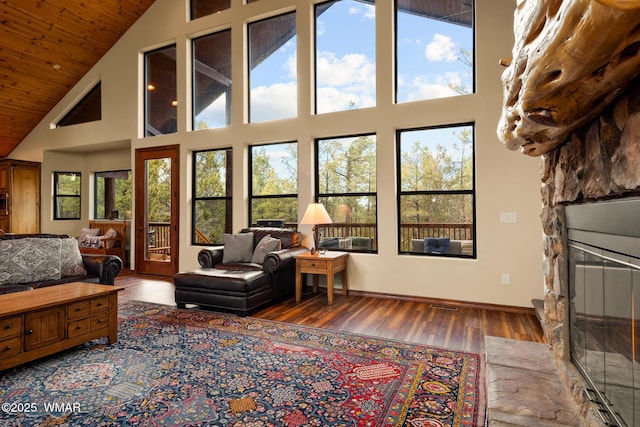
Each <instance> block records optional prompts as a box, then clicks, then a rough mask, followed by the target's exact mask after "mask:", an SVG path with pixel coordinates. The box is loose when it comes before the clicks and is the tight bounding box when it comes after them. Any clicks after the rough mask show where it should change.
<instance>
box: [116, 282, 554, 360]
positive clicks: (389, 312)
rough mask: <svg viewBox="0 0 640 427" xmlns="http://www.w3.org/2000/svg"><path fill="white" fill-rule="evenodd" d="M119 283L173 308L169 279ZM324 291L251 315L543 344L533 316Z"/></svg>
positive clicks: (428, 337) (421, 338)
mask: <svg viewBox="0 0 640 427" xmlns="http://www.w3.org/2000/svg"><path fill="white" fill-rule="evenodd" d="M116 285H118V286H122V287H124V290H123V291H122V292H120V295H119V298H120V299H125V300H135V301H146V302H152V303H156V304H166V305H171V306H174V307H175V301H174V287H173V280H172V279H171V278H167V277H161V276H149V275H137V274H133V273H131V272H129V271H125V272H123V274H121V275H120V276H118V278H117V279H116ZM323 291H324V290H323V289H321V290H320V292H319V293H318V294H315V295H314V294H311V293H308V294H307V293H305V295H303V299H302V302H300V303H299V304H296V302H295V299H294V298H291V299H288V300H286V301H284V302H282V303H279V304H276V305H272V306H270V307H266V308H264V309H261V310H258V311H256V312H254V313H252V314H251V317H256V318H261V319H269V320H275V321H279V322H288V323H294V324H300V325H307V326H313V327H319V328H327V329H332V330H338V331H345V332H352V333H357V334H364V335H373V336H377V337H381V338H391V339H397V340H402V341H408V342H415V343H421V344H427V345H431V346H436V347H441V348H448V349H452V350H463V351H469V352H474V353H481V354H484V337H485V336H487V335H489V336H497V337H504V338H514V339H518V340H523V341H534V342H544V341H543V340H544V338H543V333H542V329H541V327H540V323H539V322H538V319H537V318H536V316H535V315H534V314H523V313H511V312H507V311H499V310H496V309H480V308H469V307H458V306H454V305H442V304H432V303H430V302H419V301H418V302H416V301H405V300H397V299H391V298H373V297H368V296H367V297H365V296H354V295H349V296H344V295H342V294H340V293H336V295H335V297H334V302H333V305H328V304H327V295H326V292H323Z"/></svg>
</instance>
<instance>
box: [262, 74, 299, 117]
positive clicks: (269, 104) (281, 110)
mask: <svg viewBox="0 0 640 427" xmlns="http://www.w3.org/2000/svg"><path fill="white" fill-rule="evenodd" d="M297 97H298V85H297V84H296V82H290V83H276V84H273V85H271V86H259V87H257V88H255V89H253V90H252V91H251V121H252V122H264V121H268V120H279V119H284V118H290V117H296V115H297V114H298V102H297Z"/></svg>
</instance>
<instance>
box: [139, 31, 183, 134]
mask: <svg viewBox="0 0 640 427" xmlns="http://www.w3.org/2000/svg"><path fill="white" fill-rule="evenodd" d="M144 65H145V82H144V83H145V84H144V91H145V98H144V99H145V105H144V106H145V136H155V135H163V134H167V133H175V132H176V131H177V129H178V128H177V112H176V107H177V106H178V100H177V97H176V96H177V95H176V45H175V44H174V45H171V46H167V47H163V48H161V49H156V50H154V51H151V52H147V53H145V55H144Z"/></svg>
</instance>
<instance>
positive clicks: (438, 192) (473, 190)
mask: <svg viewBox="0 0 640 427" xmlns="http://www.w3.org/2000/svg"><path fill="white" fill-rule="evenodd" d="M462 126H469V127H471V135H472V137H471V144H472V145H471V147H472V150H471V152H472V155H471V170H472V171H473V179H472V188H471V189H470V190H415V191H406V190H402V179H401V178H402V177H401V174H402V147H401V138H400V137H401V134H402V133H403V132H412V131H420V130H433V129H448V128H454V127H462ZM395 133H396V185H397V188H396V194H397V195H398V196H397V200H396V208H397V213H396V215H397V224H398V228H397V229H396V238H397V250H398V254H399V255H415V256H427V257H443V258H457V259H477V257H478V250H477V219H476V215H477V213H476V205H477V195H476V123H475V122H460V123H448V124H443V125H437V126H422V127H414V128H402V129H396V132H395ZM424 195H427V196H428V195H445V196H446V195H462V196H464V195H470V196H471V197H472V198H473V200H472V203H471V209H472V215H471V217H472V220H471V221H472V222H471V224H472V232H471V239H472V242H473V245H472V246H473V254H472V255H462V254H460V255H457V254H436V253H425V252H413V251H411V250H408V251H405V250H402V220H401V218H402V197H403V196H424Z"/></svg>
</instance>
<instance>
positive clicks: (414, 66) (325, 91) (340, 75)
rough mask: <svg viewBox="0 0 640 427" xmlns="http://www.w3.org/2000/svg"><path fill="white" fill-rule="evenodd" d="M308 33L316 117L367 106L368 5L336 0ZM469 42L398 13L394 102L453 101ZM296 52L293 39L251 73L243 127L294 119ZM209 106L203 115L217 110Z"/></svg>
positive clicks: (371, 61)
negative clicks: (313, 50)
mask: <svg viewBox="0 0 640 427" xmlns="http://www.w3.org/2000/svg"><path fill="white" fill-rule="evenodd" d="M316 33H317V35H316V40H317V41H316V43H317V51H318V53H317V57H316V67H317V71H316V75H317V79H318V96H317V104H318V112H319V113H323V112H329V111H342V110H346V109H350V108H361V107H367V106H372V105H375V102H376V101H375V95H376V94H375V76H376V58H375V37H376V35H375V8H374V6H372V5H368V4H366V3H362V2H358V1H355V0H342V1H339V2H337V3H335V4H333V5H332V6H331V7H329V8H328V9H327V10H326V11H325V12H324V13H323V14H322V15H320V17H319V19H318V22H317V25H316ZM472 42H473V34H472V30H471V29H470V28H466V27H462V26H458V25H453V24H447V23H444V22H441V21H436V20H432V19H426V18H424V17H420V16H416V15H410V14H407V13H400V14H399V16H398V48H397V58H398V102H407V101H414V100H420V99H431V98H440V97H445V96H453V95H456V92H455V91H453V90H452V89H451V88H450V84H451V83H455V84H458V85H463V86H466V87H468V88H472V86H473V84H472V81H471V75H470V70H469V68H468V66H466V65H465V64H463V63H462V62H460V61H459V59H458V57H459V50H460V49H466V50H467V51H470V52H472V51H473V47H472ZM296 49H297V39H296V38H295V37H294V38H293V39H292V40H290V41H289V42H288V43H286V44H285V45H283V46H282V47H281V48H280V49H279V50H278V51H277V52H275V53H274V54H272V55H271V56H270V57H269V58H267V59H266V60H264V61H263V62H262V63H261V64H260V65H259V66H258V67H256V68H255V69H254V70H252V72H251V121H253V122H258V121H265V120H273V119H278V118H284V117H295V116H296V114H297V104H296V102H297V76H296V71H297V70H296V64H297V59H296ZM274 100H277V102H274ZM216 104H220V105H219V106H214V107H212V108H211V109H210V110H219V109H220V107H223V106H224V102H221V100H218V102H217V103H216ZM207 116H208V114H207ZM218 125H219V124H218ZM210 126H211V124H210Z"/></svg>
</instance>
